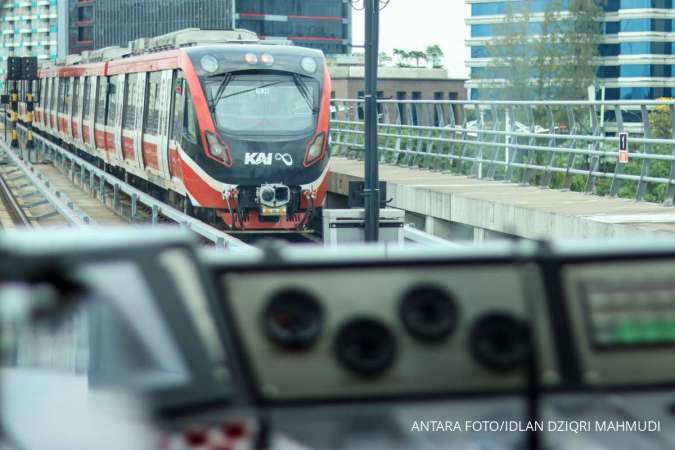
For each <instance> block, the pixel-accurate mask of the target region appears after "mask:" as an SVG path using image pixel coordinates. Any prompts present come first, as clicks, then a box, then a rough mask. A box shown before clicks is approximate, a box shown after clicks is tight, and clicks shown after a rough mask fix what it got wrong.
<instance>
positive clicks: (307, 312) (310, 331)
mask: <svg viewBox="0 0 675 450" xmlns="http://www.w3.org/2000/svg"><path fill="white" fill-rule="evenodd" d="M263 326H264V329H265V332H266V334H267V336H268V337H269V338H270V339H271V340H272V341H273V342H274V343H276V344H278V345H280V346H281V347H284V348H287V349H305V348H308V347H310V346H311V345H312V344H313V343H314V342H316V340H317V339H318V337H319V335H320V334H321V329H322V328H323V311H322V310H321V306H320V305H319V304H318V303H317V301H316V300H315V299H314V297H312V296H311V295H309V294H307V293H305V292H302V291H298V290H286V291H282V292H280V293H278V294H276V295H275V296H274V297H273V298H272V299H271V300H270V302H269V304H268V306H267V308H266V310H265V313H264V315H263Z"/></svg>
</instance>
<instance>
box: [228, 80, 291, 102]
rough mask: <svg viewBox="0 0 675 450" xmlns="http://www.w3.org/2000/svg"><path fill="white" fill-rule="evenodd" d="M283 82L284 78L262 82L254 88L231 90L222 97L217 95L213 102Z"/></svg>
mask: <svg viewBox="0 0 675 450" xmlns="http://www.w3.org/2000/svg"><path fill="white" fill-rule="evenodd" d="M283 82H284V80H280V81H275V82H273V83H267V84H263V85H262V86H256V87H254V88H250V89H244V90H243V91H238V92H233V93H231V94H229V95H226V96H224V97H221V96H218V98H217V99H216V100H217V101H216V102H215V103H218V102H219V101H221V100H225V99H226V98H230V97H234V96H235V95H239V94H245V93H247V92H252V91H255V90H258V89H264V88H266V87H270V86H274V85H277V84H279V83H283Z"/></svg>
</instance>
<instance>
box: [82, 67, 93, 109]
mask: <svg viewBox="0 0 675 450" xmlns="http://www.w3.org/2000/svg"><path fill="white" fill-rule="evenodd" d="M82 97H83V100H84V103H83V105H82V112H83V114H82V115H83V117H84V118H85V119H89V118H90V117H89V114H90V112H91V78H90V77H85V78H84V89H83V93H82Z"/></svg>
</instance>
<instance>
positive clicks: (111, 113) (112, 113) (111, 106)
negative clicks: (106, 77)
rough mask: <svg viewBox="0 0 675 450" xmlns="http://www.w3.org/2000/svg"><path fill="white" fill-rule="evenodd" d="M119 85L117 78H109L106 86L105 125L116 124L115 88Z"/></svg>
mask: <svg viewBox="0 0 675 450" xmlns="http://www.w3.org/2000/svg"><path fill="white" fill-rule="evenodd" d="M122 76H124V75H122ZM119 84H120V83H118V77H110V85H109V86H108V120H107V121H106V125H116V124H117V87H118V86H119Z"/></svg>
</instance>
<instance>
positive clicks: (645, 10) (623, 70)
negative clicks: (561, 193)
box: [466, 0, 675, 100]
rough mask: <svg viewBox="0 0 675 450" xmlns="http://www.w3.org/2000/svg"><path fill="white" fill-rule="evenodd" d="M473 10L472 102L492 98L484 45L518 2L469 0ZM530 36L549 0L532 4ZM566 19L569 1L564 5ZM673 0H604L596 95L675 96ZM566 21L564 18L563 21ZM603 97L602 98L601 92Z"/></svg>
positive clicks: (625, 97)
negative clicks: (509, 6) (511, 5)
mask: <svg viewBox="0 0 675 450" xmlns="http://www.w3.org/2000/svg"><path fill="white" fill-rule="evenodd" d="M466 1H467V3H469V4H470V6H471V18H469V19H467V24H468V25H469V26H470V28H471V35H470V38H469V40H468V41H467V44H468V45H469V47H470V49H471V59H470V60H469V62H468V66H469V68H470V69H471V79H470V80H469V81H468V82H467V88H468V89H469V92H470V97H471V98H472V99H490V98H493V97H494V92H493V91H492V90H491V89H490V88H489V86H490V85H494V83H495V79H491V78H489V74H490V71H486V70H485V68H486V67H487V66H489V64H490V56H489V52H488V50H487V47H486V44H487V43H488V42H489V41H490V40H491V39H494V37H495V30H496V28H497V27H495V25H497V24H500V23H503V22H504V18H505V16H506V12H507V8H508V5H509V4H510V3H511V4H513V3H514V2H518V1H519V0H502V1H497V0H494V1H489V0H488V1H486V0H466ZM528 1H529V5H530V12H531V17H530V24H529V25H528V29H529V30H530V31H529V32H530V34H532V35H537V34H538V32H540V31H538V30H541V25H542V24H543V21H544V13H545V11H546V9H547V6H548V4H549V2H548V1H547V0H528ZM561 5H562V9H561V17H563V18H564V15H565V11H566V9H567V7H568V5H569V0H562V1H561ZM674 5H675V1H673V0H606V1H604V2H603V8H604V15H603V17H602V38H601V44H600V48H599V49H598V50H599V55H600V56H599V58H598V86H597V87H598V88H599V89H598V93H601V92H602V93H604V96H605V99H607V100H645V99H656V98H660V97H672V96H675V78H673V75H675V57H674V56H673V54H674V53H673V50H674V49H673V47H674V46H675V43H674V42H673V41H675V38H674V37H673V36H675V35H674V34H673V29H674V28H675V27H674V25H673V23H674V22H675V9H674V8H673V6H674ZM563 20H564V19H563ZM600 95H602V94H600Z"/></svg>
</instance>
